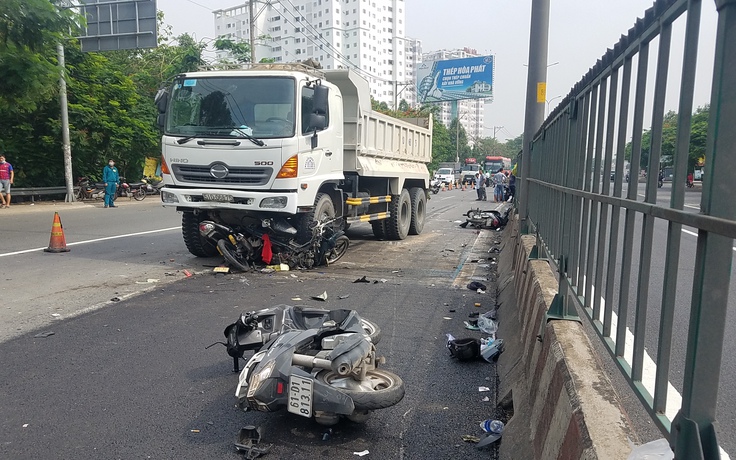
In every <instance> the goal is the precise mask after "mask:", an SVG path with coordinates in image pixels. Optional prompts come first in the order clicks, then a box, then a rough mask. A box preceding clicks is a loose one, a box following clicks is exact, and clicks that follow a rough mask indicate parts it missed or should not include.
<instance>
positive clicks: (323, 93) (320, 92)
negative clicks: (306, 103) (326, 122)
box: [312, 85, 330, 129]
mask: <svg viewBox="0 0 736 460" xmlns="http://www.w3.org/2000/svg"><path fill="white" fill-rule="evenodd" d="M329 94H330V89H329V88H328V87H326V86H322V85H315V86H314V95H313V96H312V101H313V102H312V104H313V105H312V107H313V109H314V113H317V114H320V115H324V114H326V113H327V106H328V100H327V97H328V96H329ZM322 129H324V128H322Z"/></svg>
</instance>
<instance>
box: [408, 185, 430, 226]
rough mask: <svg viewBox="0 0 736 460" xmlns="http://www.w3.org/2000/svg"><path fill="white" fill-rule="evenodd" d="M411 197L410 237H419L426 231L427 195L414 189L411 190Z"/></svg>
mask: <svg viewBox="0 0 736 460" xmlns="http://www.w3.org/2000/svg"><path fill="white" fill-rule="evenodd" d="M409 196H410V197H411V225H409V234H410V235H419V234H420V233H422V230H424V218H425V217H426V214H427V194H426V193H425V192H424V190H423V189H421V188H419V187H414V188H412V189H410V190H409Z"/></svg>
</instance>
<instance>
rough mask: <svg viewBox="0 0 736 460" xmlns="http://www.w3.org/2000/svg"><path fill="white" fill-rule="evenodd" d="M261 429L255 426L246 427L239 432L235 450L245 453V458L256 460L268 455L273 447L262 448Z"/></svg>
mask: <svg viewBox="0 0 736 460" xmlns="http://www.w3.org/2000/svg"><path fill="white" fill-rule="evenodd" d="M260 442H261V429H260V428H257V427H255V426H254V425H246V426H244V427H243V428H241V429H240V431H239V432H238V440H237V441H236V442H235V449H237V450H238V452H243V453H245V458H247V459H255V458H258V457H260V456H261V455H266V454H267V453H268V452H269V451H270V450H271V447H273V446H272V445H271V444H269V445H267V446H263V447H261V444H260Z"/></svg>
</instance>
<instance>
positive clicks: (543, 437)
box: [499, 219, 636, 460]
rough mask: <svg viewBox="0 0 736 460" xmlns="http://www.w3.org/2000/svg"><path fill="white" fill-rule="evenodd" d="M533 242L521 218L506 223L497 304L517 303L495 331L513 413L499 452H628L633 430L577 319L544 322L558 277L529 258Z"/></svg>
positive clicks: (584, 455)
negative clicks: (503, 342)
mask: <svg viewBox="0 0 736 460" xmlns="http://www.w3.org/2000/svg"><path fill="white" fill-rule="evenodd" d="M534 243H535V238H534V236H531V235H520V234H519V224H518V220H515V219H514V221H513V222H510V223H509V226H508V228H507V229H506V231H505V232H504V242H503V249H502V252H501V261H500V264H499V265H500V267H501V268H502V273H501V277H500V279H499V285H500V286H505V287H504V288H503V289H502V292H501V298H502V300H504V301H505V302H504V303H502V304H503V305H507V304H508V303H509V302H512V301H513V303H514V304H515V305H516V308H515V309H514V310H511V309H504V311H503V313H502V315H503V316H502V319H503V323H502V327H501V331H500V333H501V335H502V336H503V337H504V339H506V338H507V337H508V339H509V342H507V343H508V345H507V352H506V353H504V356H503V359H501V360H499V364H500V372H501V382H502V388H501V392H502V393H501V394H506V397H504V398H503V400H512V401H513V411H514V416H513V417H512V419H511V420H510V421H509V423H508V424H507V427H506V430H505V431H504V437H503V441H504V442H502V444H501V450H500V458H509V459H516V458H530V459H531V458H534V459H545V460H546V459H555V458H557V459H609V458H610V459H622V458H626V457H627V456H628V455H629V453H630V452H631V447H630V446H631V445H632V444H631V441H630V440H635V439H636V435H635V434H634V432H633V429H632V428H631V425H630V423H629V421H628V418H627V416H626V414H625V413H624V412H623V410H622V408H621V405H620V404H619V399H618V395H617V394H616V392H615V390H614V388H613V386H612V384H611V382H610V380H609V379H608V376H607V375H606V373H605V371H604V369H603V367H602V365H601V364H600V362H599V357H598V356H597V355H596V354H595V351H594V350H593V348H592V346H591V343H590V341H589V339H588V337H587V336H586V335H585V331H584V330H583V327H582V325H581V324H580V323H577V322H575V321H550V322H546V323H545V313H546V311H547V310H548V308H549V305H550V304H551V302H552V299H553V298H554V296H555V294H556V293H557V279H556V277H555V273H554V272H553V271H552V269H551V268H550V266H549V263H548V262H547V261H546V260H528V256H529V254H530V252H531V248H532V247H533V246H534ZM512 311H513V312H515V313H516V314H512ZM543 324H544V330H543V340H541V341H540V340H539V339H538V336H539V335H540V333H541V332H542V329H541V328H542V325H543Z"/></svg>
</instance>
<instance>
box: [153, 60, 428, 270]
mask: <svg viewBox="0 0 736 460" xmlns="http://www.w3.org/2000/svg"><path fill="white" fill-rule="evenodd" d="M156 105H157V108H158V110H159V117H158V124H159V126H160V127H161V128H162V129H163V137H162V163H161V169H162V173H163V180H164V184H165V185H164V187H163V189H162V190H161V200H162V203H163V205H164V206H166V207H175V208H176V209H177V210H178V211H181V212H182V213H183V215H182V233H183V236H184V242H185V244H186V246H187V248H188V249H189V252H191V253H192V254H194V255H196V256H201V257H209V256H214V255H216V254H217V253H218V249H217V242H213V240H212V239H211V238H208V237H207V236H206V235H203V233H202V232H200V224H201V223H202V222H203V221H209V222H213V223H215V224H219V225H224V226H226V227H228V228H230V229H231V230H232V232H233V233H239V234H242V235H244V239H245V240H247V239H249V238H257V239H261V240H263V242H264V244H265V245H268V244H270V242H267V241H266V240H267V239H269V238H265V237H264V235H268V236H269V237H270V236H277V237H278V238H280V241H281V242H284V241H289V242H291V243H293V246H295V247H296V246H301V245H304V244H306V243H307V242H309V241H310V239H311V238H312V237H313V229H314V225H315V222H322V221H326V220H333V219H335V218H342V221H341V222H342V226H343V229H345V228H347V226H348V225H350V224H353V223H358V222H370V224H371V226H372V228H373V233H374V235H375V236H376V237H377V238H379V239H393V240H402V239H404V238H406V237H407V235H409V234H413V235H415V234H419V233H421V232H422V229H423V227H424V220H425V216H426V202H427V189H428V186H429V171H428V170H427V163H429V162H430V161H431V151H432V121H431V118H429V119H426V118H415V119H408V118H407V119H395V118H392V117H389V116H387V115H384V114H381V113H377V112H374V111H373V110H372V109H371V103H370V88H369V86H368V82H366V81H365V80H364V79H363V78H361V77H360V76H358V75H357V74H355V73H354V72H352V71H350V70H342V69H337V70H325V71H320V70H315V69H313V68H311V67H307V66H305V65H302V64H252V65H245V67H243V68H237V69H232V70H208V71H200V72H192V73H186V74H181V75H178V76H176V77H175V78H174V80H173V84H172V85H171V86H170V87H169V88H166V89H162V90H161V91H159V93H158V94H157V96H156ZM205 230H206V229H205ZM205 233H206V231H205ZM230 243H231V244H232V246H233V247H229V249H231V250H233V251H235V256H237V257H238V258H240V259H241V260H242V261H244V262H247V263H248V264H251V263H253V262H258V263H260V262H261V261H260V260H256V261H254V260H247V258H248V257H253V256H249V255H248V254H257V256H256V257H262V256H263V252H262V251H250V252H249V250H248V248H245V247H243V245H242V244H240V242H239V241H237V240H236V239H235V238H233V239H230ZM220 246H222V245H220ZM287 246H289V244H284V245H282V247H287ZM265 252H266V254H267V255H268V254H271V253H272V251H270V250H266V251H265ZM280 254H281V252H276V254H273V255H272V257H273V258H274V262H273V263H278V262H280V260H279V258H280ZM266 258H268V257H266ZM265 262H266V263H268V262H269V261H268V260H265Z"/></svg>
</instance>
